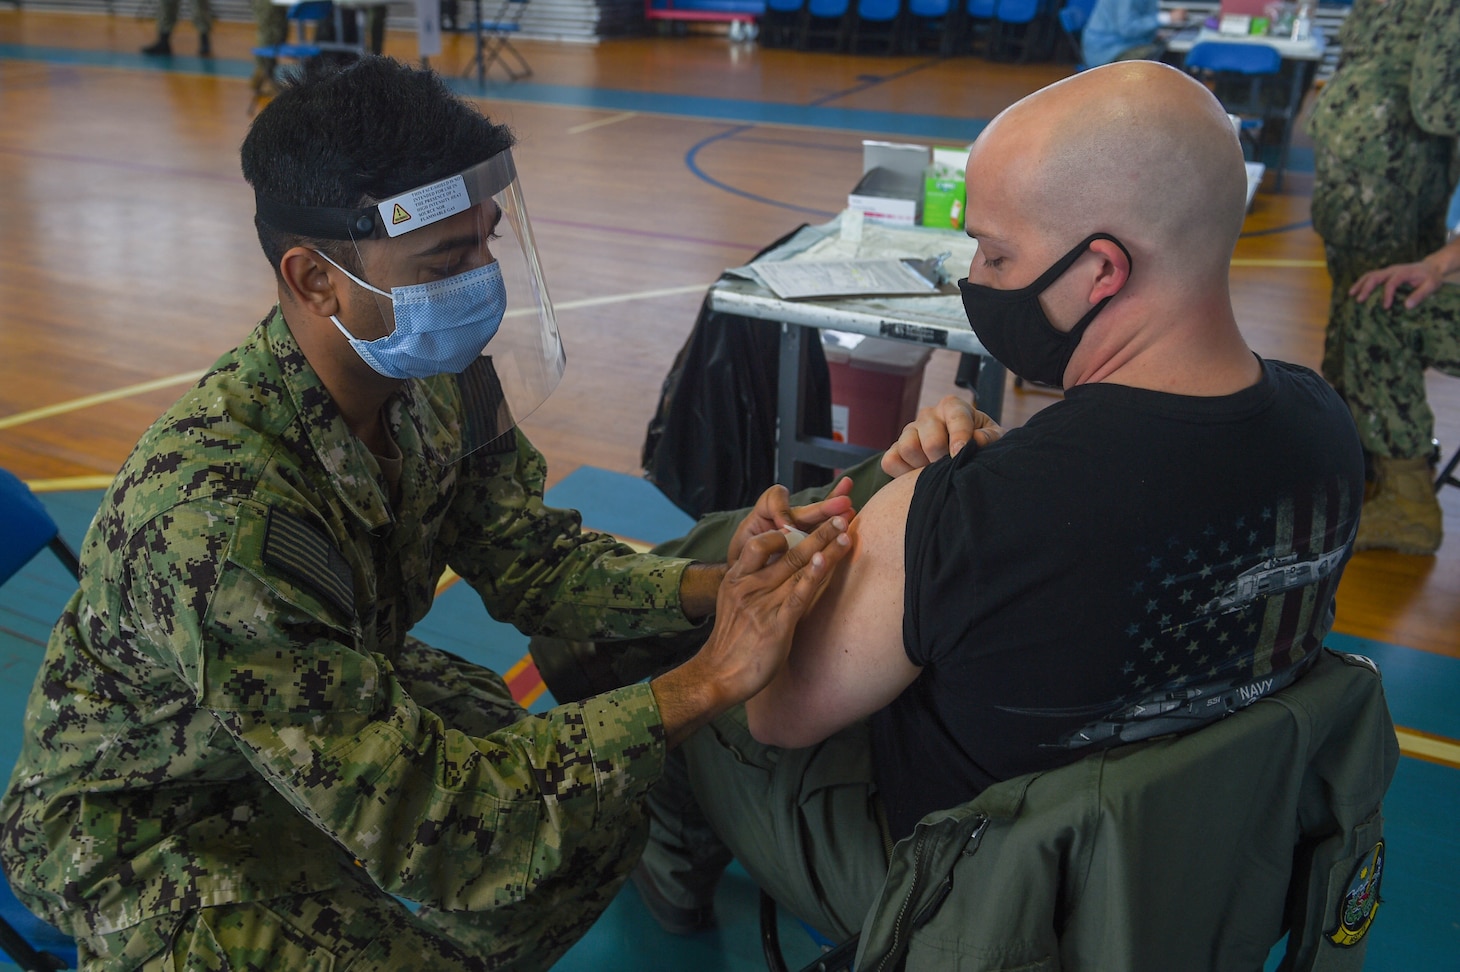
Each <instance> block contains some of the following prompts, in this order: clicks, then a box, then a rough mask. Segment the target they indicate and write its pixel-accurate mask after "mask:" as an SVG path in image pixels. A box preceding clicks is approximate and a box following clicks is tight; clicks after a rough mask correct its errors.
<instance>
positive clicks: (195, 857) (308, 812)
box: [0, 309, 689, 935]
mask: <svg viewBox="0 0 1460 972" xmlns="http://www.w3.org/2000/svg"><path fill="white" fill-rule="evenodd" d="M455 388H456V385H455V383H454V381H450V380H449V379H448V380H443V379H433V380H431V381H429V382H418V381H412V382H408V383H406V384H405V385H404V386H403V388H402V390H401V392H400V393H399V394H397V395H396V396H395V397H394V398H392V399H391V400H390V402H389V403H388V404H387V406H386V409H387V411H386V416H387V418H388V421H389V423H390V425H391V428H392V431H393V433H394V436H395V439H396V442H397V444H398V445H399V446H400V449H401V452H402V453H403V455H404V462H403V467H402V472H401V475H400V479H399V487H398V499H397V501H396V503H395V504H394V506H392V502H391V500H390V496H391V490H390V487H389V486H388V484H387V481H386V480H385V479H384V478H383V477H382V475H381V472H380V468H379V466H378V464H377V463H376V462H375V460H374V458H373V457H372V456H371V455H370V453H369V452H368V450H366V448H365V447H364V445H363V444H362V443H361V442H360V441H359V440H358V439H356V438H355V437H354V436H353V435H351V434H350V432H349V430H348V429H347V427H346V425H345V424H344V422H343V420H342V418H341V416H340V413H339V411H338V409H337V407H336V406H335V405H334V402H333V401H332V399H331V398H330V396H329V395H328V393H327V392H326V390H325V388H324V386H323V385H322V384H321V382H320V380H319V378H318V376H317V375H316V374H315V372H314V371H313V369H311V367H310V366H309V364H308V362H307V361H306V360H305V357H304V355H303V353H302V352H301V351H300V349H299V346H298V344H297V343H296V342H295V340H294V338H293V336H292V335H291V333H290V332H289V329H288V326H287V325H286V324H285V322H284V319H283V316H282V314H280V313H279V312H278V310H277V309H276V310H275V311H274V313H273V314H272V315H271V316H270V317H269V318H267V319H266V320H265V321H264V322H262V323H261V324H260V325H259V327H258V328H257V329H256V330H255V331H254V332H253V334H252V335H251V336H250V338H249V340H248V341H247V342H246V343H244V344H243V345H242V346H240V347H239V348H237V349H235V350H234V351H232V352H230V353H229V354H227V355H225V356H224V357H223V358H221V359H220V360H219V361H218V362H217V364H216V365H215V366H214V367H213V368H212V370H211V371H209V373H208V374H207V375H205V376H204V377H203V378H202V379H201V380H200V381H199V382H198V384H197V385H196V386H195V387H194V388H192V389H191V390H190V391H189V392H188V393H187V394H186V395H184V396H183V398H182V399H181V400H180V401H179V402H178V403H177V404H176V405H174V406H173V407H172V408H171V409H170V410H169V411H168V412H167V413H166V414H165V415H163V416H162V418H161V419H159V420H158V421H157V422H156V423H155V424H154V425H153V426H152V428H151V429H150V430H149V431H148V432H147V433H146V434H145V435H144V436H143V438H142V440H141V442H140V443H139V444H138V445H137V447H136V449H135V450H134V451H133V453H132V455H131V456H130V457H129V458H128V460H127V462H126V464H125V465H124V466H123V468H122V470H121V472H120V473H119V474H118V475H117V478H116V480H115V481H114V482H113V484H112V486H111V487H110V489H109V490H108V491H107V492H106V494H105V497H104V499H103V501H102V504H101V508H100V510H99V512H98V513H97V517H96V520H95V521H94V522H93V524H92V526H91V529H90V531H89V532H88V534H87V537H86V540H85V543H84V547H83V552H82V563H83V572H82V577H81V584H80V589H79V590H78V591H77V593H76V594H75V596H73V597H72V599H71V601H70V603H69V604H68V605H67V607H66V610H65V613H64V615H63V616H62V617H61V619H60V620H59V621H58V622H57V624H56V627H55V629H54V631H53V632H52V636H51V640H50V644H49V646H48V648H47V651H46V656H45V659H44V662H43V664H42V667H41V672H40V675H39V677H38V679H37V682H36V685H35V688H34V689H33V691H32V693H31V697H30V701H29V706H28V711H27V714H26V738H25V740H24V744H23V749H22V752H21V756H20V760H19V762H18V764H17V766H16V769H15V774H14V776H13V777H12V779H11V781H10V787H9V789H8V791H7V792H6V794H5V796H4V799H3V802H0V828H3V829H0V857H3V863H4V866H5V869H6V871H7V873H8V874H9V877H10V879H11V881H12V883H13V884H14V886H15V888H16V891H17V893H18V894H19V895H20V897H21V898H22V899H23V900H24V901H25V903H26V904H27V905H28V906H30V907H31V908H32V909H33V910H35V911H37V912H38V913H39V914H41V915H43V916H45V917H46V918H47V919H49V920H50V921H51V922H52V923H54V924H56V925H57V926H59V927H61V928H63V929H66V930H69V931H71V932H72V933H73V934H77V935H101V934H107V933H109V932H114V931H116V930H119V929H122V928H127V927H129V926H131V925H133V924H135V923H136V922H139V921H141V920H143V919H146V918H149V917H153V916H158V915H162V914H165V913H168V912H175V911H180V910H183V909H188V908H194V907H200V906H208V905H212V904H219V903H223V902H237V901H248V900H261V899H266V898H269V897H275V896H278V895H282V894H291V893H299V892H305V891H315V890H321V889H325V888H329V887H332V886H336V885H338V884H339V882H340V881H342V880H344V879H346V878H345V877H344V876H346V875H349V874H350V873H351V872H352V870H353V868H354V867H355V865H356V864H357V863H358V865H359V866H360V867H363V868H364V869H365V871H366V872H367V873H368V874H369V875H370V877H371V879H372V880H373V881H374V882H375V883H376V884H377V885H379V886H380V887H382V888H383V889H385V890H386V891H389V892H392V893H395V894H399V895H401V896H403V897H407V898H411V899H414V900H418V901H422V902H426V903H429V904H433V905H435V906H437V907H440V908H443V909H448V910H468V909H470V910H478V909H486V908H490V907H492V906H493V905H494V904H502V903H507V902H512V901H516V900H520V899H522V898H523V897H525V896H526V895H528V894H530V893H531V891H532V889H533V887H534V886H535V884H536V883H538V882H540V881H542V880H544V879H545V878H548V877H551V876H552V874H553V873H554V869H555V868H556V867H559V866H561V864H562V862H563V861H564V860H565V859H567V858H568V856H569V855H570V854H571V853H572V851H573V850H574V843H575V840H577V839H579V837H580V836H581V835H585V834H591V833H592V831H593V829H594V828H595V827H596V826H598V825H599V824H600V823H601V822H602V821H604V820H611V819H613V818H614V817H615V815H616V814H617V811H619V810H620V809H621V808H622V807H623V806H624V803H625V801H632V800H636V799H637V798H638V796H639V795H640V794H641V793H642V791H643V790H644V789H645V788H646V787H647V786H648V785H649V784H651V783H652V782H653V781H654V780H655V779H657V777H658V776H659V773H660V770H661V766H662V762H663V755H664V743H663V726H662V723H661V721H660V717H659V712H658V709H657V707H656V705H655V703H654V700H653V696H652V693H651V692H650V691H649V689H648V687H647V686H645V685H635V686H630V687H627V688H624V689H620V690H618V691H616V692H614V693H611V694H609V695H605V696H600V697H598V698H596V699H592V700H589V701H587V702H585V703H583V704H581V705H572V706H563V707H559V708H557V709H554V710H552V711H550V712H548V713H545V714H543V715H540V716H531V717H524V714H523V713H522V712H521V710H518V709H515V708H514V707H512V705H511V703H510V699H505V698H504V699H503V703H502V706H501V709H502V712H501V716H502V718H501V720H500V724H501V725H503V726H504V727H505V728H503V729H501V730H500V731H497V732H494V733H491V734H489V735H487V736H485V737H481V738H473V737H470V736H468V735H466V734H465V733H463V732H461V731H458V730H456V729H453V728H451V725H450V723H451V720H450V717H449V706H448V707H446V708H442V709H441V711H439V712H438V711H435V710H433V708H432V704H433V699H442V700H445V699H447V698H451V697H459V696H460V695H461V692H459V691H457V690H458V689H461V688H463V686H464V683H475V682H476V681H480V682H481V684H484V685H486V684H488V683H490V684H492V685H496V686H500V684H501V683H500V679H499V678H498V677H497V676H495V675H494V674H492V673H490V672H487V671H486V670H484V669H477V668H475V666H472V665H469V664H467V663H465V662H462V661H460V660H459V659H454V658H452V657H451V656H448V655H445V654H444V653H441V652H437V651H434V650H432V649H429V648H427V647H426V646H424V645H422V644H420V643H419V642H417V641H415V640H414V639H411V638H409V637H407V634H406V632H407V631H408V630H409V629H410V628H411V626H412V625H413V624H415V623H416V622H417V621H419V620H420V619H421V618H422V617H424V616H425V614H426V612H427V610H428V609H429V608H430V607H431V603H432V599H433V597H434V596H435V588H436V583H437V579H438V577H439V576H440V575H441V573H442V571H443V569H444V568H446V567H448V566H449V567H451V568H452V569H453V570H455V571H456V572H457V573H458V574H460V575H461V577H462V578H463V579H465V581H466V582H467V583H469V584H471V585H472V587H474V588H475V589H476V590H477V591H478V592H479V593H480V595H481V597H482V600H483V602H484V603H485V605H486V607H487V609H488V610H489V611H490V612H491V614H492V615H493V616H494V617H496V618H498V619H499V620H503V621H508V622H511V623H513V624H515V625H517V626H518V627H519V628H521V629H523V630H524V631H529V632H545V633H552V634H556V635H559V636H563V637H569V638H598V639H602V638H613V637H625V636H631V635H639V634H644V633H649V632H655V631H664V630H671V629H682V628H686V627H688V626H689V622H687V621H686V620H685V618H684V615H683V612H682V610H681V607H680V601H679V582H680V575H681V573H682V572H683V569H684V566H685V565H686V564H687V563H688V561H683V560H665V559H660V558H655V557H650V556H648V555H640V554H635V553H634V552H633V551H632V550H630V549H629V548H627V547H625V546H623V545H622V544H619V543H617V542H616V541H614V540H613V539H612V538H609V537H606V536H602V535H599V534H594V533H587V532H583V531H581V529H580V522H579V517H578V514H577V513H575V512H572V511H566V510H554V509H550V508H548V507H546V506H544V505H543V502H542V491H543V484H544V476H545V467H544V462H543V459H542V456H541V455H540V454H539V453H538V452H537V451H536V450H534V449H533V448H532V446H531V445H530V444H529V443H528V442H527V440H526V438H525V437H523V436H522V435H521V434H520V433H517V434H515V435H513V434H508V435H507V436H505V437H504V438H503V439H500V440H498V442H497V443H495V445H496V449H495V450H486V451H483V452H480V453H477V454H475V455H473V456H470V457H467V458H465V459H462V460H460V461H457V462H455V463H444V462H440V461H437V460H436V459H435V458H434V457H436V456H439V455H442V454H449V453H451V452H452V451H454V444H453V443H452V442H450V441H447V440H446V439H447V438H449V436H450V435H452V434H454V433H448V432H446V431H444V430H445V429H448V428H453V427H454V424H453V423H452V422H451V421H450V420H451V419H452V418H453V417H454V416H453V413H452V410H453V409H455V408H458V407H459V406H458V404H457V402H458V399H457V397H456V395H455ZM433 415H434V416H435V419H434V420H433V419H432V416H433ZM441 419H445V420H447V421H445V422H443V421H441ZM488 694H490V692H488ZM443 704H444V703H443ZM443 712H447V713H448V714H447V715H446V716H443V714H442V713H443ZM355 873H358V872H355Z"/></svg>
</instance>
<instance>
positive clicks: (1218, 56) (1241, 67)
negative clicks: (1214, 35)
mask: <svg viewBox="0 0 1460 972" xmlns="http://www.w3.org/2000/svg"><path fill="white" fill-rule="evenodd" d="M1184 63H1185V64H1186V67H1187V68H1195V69H1200V70H1203V71H1230V72H1232V73H1234V74H1277V73H1278V71H1279V70H1280V69H1281V68H1282V66H1283V56H1282V55H1281V54H1280V53H1278V49H1277V48H1276V47H1273V46H1271V45H1269V44H1253V43H1241V42H1237V41H1201V42H1200V43H1198V44H1196V45H1194V46H1193V47H1192V48H1191V50H1189V51H1187V52H1186V60H1185V62H1184Z"/></svg>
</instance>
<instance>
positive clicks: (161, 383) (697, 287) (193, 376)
mask: <svg viewBox="0 0 1460 972" xmlns="http://www.w3.org/2000/svg"><path fill="white" fill-rule="evenodd" d="M709 286H710V285H709V284H708V283H698V284H692V285H690V286H687V287H665V288H662V289H660V290H640V291H638V292H636V293H632V294H610V295H608V296H607V297H585V298H583V299H582V300H565V301H558V302H555V303H554V304H553V309H554V310H560V311H564V310H579V309H580V308H584V307H601V306H603V305H605V304H622V303H627V302H629V301H634V300H653V299H654V298H656V297H675V296H678V295H680V294H693V293H703V292H704V291H705V290H708V289H709ZM535 313H537V311H536V309H535V308H522V309H520V310H515V311H509V312H508V313H507V315H506V316H508V317H520V316H522V315H524V314H535ZM202 374H203V372H201V371H187V372H183V373H182V374H179V375H170V376H168V377H166V378H153V379H152V380H151V381H144V382H140V383H138V384H136V385H127V386H126V387H124V388H116V389H113V390H112V391H108V392H98V393H97V394H95V395H84V396H82V397H81V398H73V399H71V400H69V401H65V402H57V403H56V404H54V405H46V406H44V407H42V408H35V409H31V410H30V411H28V412H17V413H15V414H14V415H6V416H4V417H3V418H0V429H9V428H14V427H15V426H17V425H24V424H26V423H27V422H35V421H38V420H40V419H45V418H50V417H52V416H53V415H64V414H66V413H67V412H75V411H79V410H80V409H83V408H90V407H91V406H93V405H104V404H106V403H107V402H114V401H117V400H119V399H122V398H130V397H132V396H133V395H141V394H144V393H146V392H150V391H156V390H157V389H159V388H169V387H172V386H175V385H185V384H188V383H190V382H194V381H197V380H198V378H199V377H200V376H201V375H202Z"/></svg>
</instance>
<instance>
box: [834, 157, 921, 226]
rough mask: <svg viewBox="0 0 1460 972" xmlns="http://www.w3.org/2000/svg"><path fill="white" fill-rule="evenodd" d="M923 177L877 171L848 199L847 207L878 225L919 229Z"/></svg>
mask: <svg viewBox="0 0 1460 972" xmlns="http://www.w3.org/2000/svg"><path fill="white" fill-rule="evenodd" d="M922 195H923V192H922V184H921V182H920V176H909V175H907V174H905V173H901V172H894V171H893V170H891V169H884V168H880V167H879V168H875V169H873V170H872V171H870V172H867V173H865V174H863V176H862V180H861V181H860V182H858V183H857V186H856V188H855V189H853V190H852V192H851V194H850V195H849V196H847V208H848V209H850V210H854V211H856V212H860V213H861V214H862V215H863V217H864V218H866V219H870V220H873V221H874V222H878V223H891V224H894V225H900V226H916V225H917V221H918V208H919V205H920V204H921V202H922Z"/></svg>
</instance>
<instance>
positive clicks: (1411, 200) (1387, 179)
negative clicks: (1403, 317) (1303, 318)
mask: <svg viewBox="0 0 1460 972" xmlns="http://www.w3.org/2000/svg"><path fill="white" fill-rule="evenodd" d="M1397 141H1398V142H1400V143H1402V144H1398V145H1393V146H1388V145H1387V143H1386V147H1387V148H1389V149H1390V150H1391V151H1392V152H1393V153H1395V154H1394V155H1393V157H1387V156H1386V157H1381V158H1377V159H1374V160H1368V161H1367V162H1365V161H1364V160H1356V159H1352V158H1348V157H1346V156H1344V155H1341V154H1340V153H1338V152H1335V151H1332V150H1330V149H1329V148H1328V147H1326V146H1324V145H1322V144H1321V143H1320V144H1315V145H1314V149H1313V160H1314V180H1313V202H1312V212H1313V228H1314V229H1315V230H1316V231H1317V232H1318V234H1319V235H1320V236H1322V237H1323V244H1324V251H1325V254H1326V257H1327V261H1328V273H1329V276H1330V277H1331V278H1332V280H1333V291H1332V296H1331V301H1330V308H1329V318H1328V329H1327V331H1326V332H1325V334H1324V344H1323V365H1322V372H1323V377H1324V378H1326V379H1328V382H1329V383H1330V384H1331V385H1333V387H1334V388H1335V389H1337V390H1338V391H1339V392H1340V393H1346V390H1347V388H1348V384H1349V376H1348V375H1347V374H1346V373H1345V368H1346V367H1347V363H1348V362H1349V361H1351V360H1352V354H1353V350H1352V349H1350V348H1349V347H1348V344H1349V342H1350V341H1352V340H1353V335H1354V332H1355V331H1356V330H1357V329H1359V328H1361V327H1362V322H1361V321H1360V320H1359V319H1358V317H1359V305H1357V304H1356V303H1355V302H1354V300H1353V298H1351V297H1349V296H1348V289H1349V287H1350V286H1352V285H1353V283H1354V281H1356V280H1358V278H1359V277H1360V276H1362V275H1363V274H1365V273H1367V272H1368V271H1370V270H1377V269H1379V268H1380V267H1384V266H1388V265H1389V264H1392V263H1412V262H1414V261H1416V260H1420V259H1422V258H1424V257H1425V256H1427V255H1428V254H1430V253H1433V252H1434V251H1435V250H1437V249H1439V248H1440V247H1441V246H1443V245H1444V243H1445V212H1446V209H1447V207H1448V205H1449V197H1450V190H1451V188H1453V183H1451V181H1450V175H1449V166H1450V157H1451V152H1452V140H1446V139H1439V138H1435V137H1433V136H1427V135H1425V134H1424V133H1422V132H1419V131H1418V130H1417V129H1416V130H1415V132H1414V137H1413V139H1412V140H1406V139H1399V140H1397Z"/></svg>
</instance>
